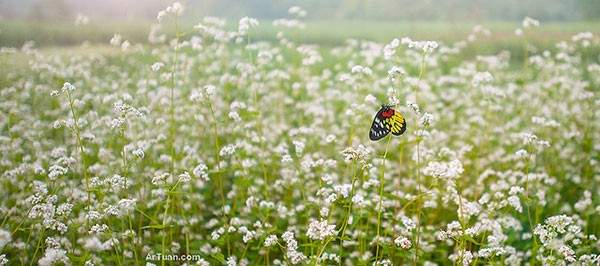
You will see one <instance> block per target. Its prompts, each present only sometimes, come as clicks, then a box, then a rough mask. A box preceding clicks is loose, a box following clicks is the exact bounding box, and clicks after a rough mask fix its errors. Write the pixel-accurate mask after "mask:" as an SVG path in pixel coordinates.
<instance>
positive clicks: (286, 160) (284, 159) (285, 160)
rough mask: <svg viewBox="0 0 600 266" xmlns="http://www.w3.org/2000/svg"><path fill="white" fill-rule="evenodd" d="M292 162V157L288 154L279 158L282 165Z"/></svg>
mask: <svg viewBox="0 0 600 266" xmlns="http://www.w3.org/2000/svg"><path fill="white" fill-rule="evenodd" d="M293 161H294V159H293V158H292V156H291V155H289V154H284V155H283V156H282V157H281V162H282V163H289V162H293Z"/></svg>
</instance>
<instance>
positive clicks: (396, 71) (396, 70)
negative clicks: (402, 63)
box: [387, 66, 406, 81]
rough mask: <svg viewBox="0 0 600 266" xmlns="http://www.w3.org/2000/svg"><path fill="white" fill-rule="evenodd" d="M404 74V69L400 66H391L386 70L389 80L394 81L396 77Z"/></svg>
mask: <svg viewBox="0 0 600 266" xmlns="http://www.w3.org/2000/svg"><path fill="white" fill-rule="evenodd" d="M404 76H406V70H404V68H402V67H398V66H393V67H392V69H390V70H388V76H387V78H388V79H389V80H391V81H395V80H396V78H397V77H401V78H402V77H404Z"/></svg>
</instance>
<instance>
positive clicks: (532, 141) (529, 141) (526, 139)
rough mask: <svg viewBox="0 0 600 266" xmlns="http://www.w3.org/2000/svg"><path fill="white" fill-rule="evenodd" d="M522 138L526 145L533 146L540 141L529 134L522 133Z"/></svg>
mask: <svg viewBox="0 0 600 266" xmlns="http://www.w3.org/2000/svg"><path fill="white" fill-rule="evenodd" d="M521 138H523V144H525V145H533V144H535V141H537V139H538V137H537V136H536V135H534V134H531V133H527V132H524V133H521Z"/></svg>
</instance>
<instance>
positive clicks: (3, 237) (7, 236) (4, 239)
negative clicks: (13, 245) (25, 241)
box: [0, 229, 11, 249]
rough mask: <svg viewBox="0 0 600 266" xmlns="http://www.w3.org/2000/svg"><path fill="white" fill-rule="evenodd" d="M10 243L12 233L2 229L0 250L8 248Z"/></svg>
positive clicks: (0, 230) (0, 232)
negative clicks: (7, 245)
mask: <svg viewBox="0 0 600 266" xmlns="http://www.w3.org/2000/svg"><path fill="white" fill-rule="evenodd" d="M10 241H11V237H10V232H8V231H6V230H4V229H0V249H1V248H4V246H6V244H8V243H10Z"/></svg>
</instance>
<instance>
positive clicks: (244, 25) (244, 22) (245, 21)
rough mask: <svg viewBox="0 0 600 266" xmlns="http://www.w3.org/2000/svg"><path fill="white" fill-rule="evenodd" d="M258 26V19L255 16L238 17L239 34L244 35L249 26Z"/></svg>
mask: <svg viewBox="0 0 600 266" xmlns="http://www.w3.org/2000/svg"><path fill="white" fill-rule="evenodd" d="M255 26H258V20H256V19H255V18H249V17H243V18H242V19H240V23H239V26H238V32H239V33H240V34H241V35H244V34H246V33H247V32H248V30H249V29H250V28H251V27H255Z"/></svg>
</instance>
